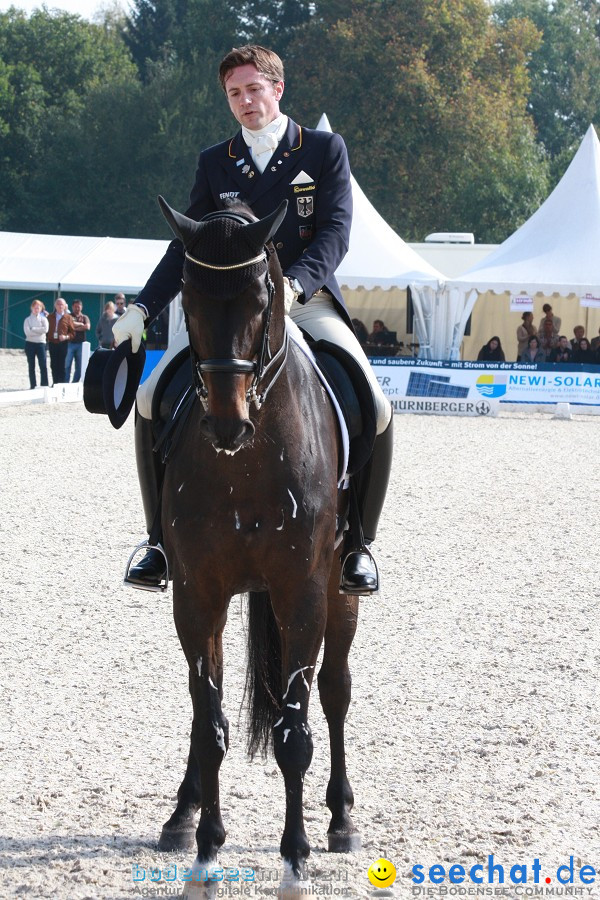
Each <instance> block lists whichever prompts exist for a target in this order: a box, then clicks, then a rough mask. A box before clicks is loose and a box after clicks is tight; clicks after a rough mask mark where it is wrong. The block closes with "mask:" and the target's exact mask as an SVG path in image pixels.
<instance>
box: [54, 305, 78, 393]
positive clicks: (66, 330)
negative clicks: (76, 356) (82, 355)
mask: <svg viewBox="0 0 600 900" xmlns="http://www.w3.org/2000/svg"><path fill="white" fill-rule="evenodd" d="M74 337H75V328H74V327H73V319H72V317H71V315H70V313H69V308H68V306H67V301H66V300H64V299H63V297H57V298H56V300H55V301H54V312H51V313H50V315H49V316H48V351H49V353H50V369H51V371H52V383H53V384H63V383H64V382H65V381H66V380H67V374H66V361H67V350H68V349H69V341H72V340H73V338H74Z"/></svg>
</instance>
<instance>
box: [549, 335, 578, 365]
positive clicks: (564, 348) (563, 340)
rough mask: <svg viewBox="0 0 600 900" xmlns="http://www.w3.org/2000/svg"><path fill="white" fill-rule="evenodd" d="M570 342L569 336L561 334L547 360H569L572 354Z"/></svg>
mask: <svg viewBox="0 0 600 900" xmlns="http://www.w3.org/2000/svg"><path fill="white" fill-rule="evenodd" d="M572 353H573V351H572V349H571V344H570V342H569V338H568V337H567V336H566V335H565V334H561V336H560V337H559V339H558V345H557V346H556V347H555V348H554V350H553V351H552V353H551V354H550V359H549V362H552V363H568V362H571V356H572Z"/></svg>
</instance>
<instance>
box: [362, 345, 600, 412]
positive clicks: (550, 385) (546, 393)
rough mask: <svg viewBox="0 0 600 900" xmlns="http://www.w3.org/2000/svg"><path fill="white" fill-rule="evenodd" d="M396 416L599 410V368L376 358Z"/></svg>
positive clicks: (374, 362)
mask: <svg viewBox="0 0 600 900" xmlns="http://www.w3.org/2000/svg"><path fill="white" fill-rule="evenodd" d="M371 364H372V366H373V370H374V372H375V375H376V376H377V380H378V382H379V384H380V385H381V389H382V391H383V393H384V394H385V396H386V397H387V398H388V400H389V401H390V403H391V404H392V407H393V409H394V411H395V412H409V413H432V414H435V415H459V416H489V415H495V414H496V412H497V410H498V404H499V403H523V404H526V403H536V404H543V403H551V404H556V403H572V404H574V405H581V406H600V366H588V365H585V366H584V365H574V364H573V365H558V364H557V365H552V364H548V363H547V364H543V365H525V364H522V363H489V362H486V363H483V362H468V361H466V362H458V361H456V362H454V361H449V362H448V361H438V360H419V359H410V358H405V357H404V358H403V357H398V356H395V357H391V358H382V357H379V358H374V359H372V360H371Z"/></svg>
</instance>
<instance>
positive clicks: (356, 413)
mask: <svg viewBox="0 0 600 900" xmlns="http://www.w3.org/2000/svg"><path fill="white" fill-rule="evenodd" d="M308 343H309V346H310V348H311V350H312V352H313V354H314V356H315V359H316V360H317V363H318V366H319V369H320V370H321V372H322V373H323V375H324V376H325V378H326V379H327V382H328V384H329V385H330V386H331V389H332V391H333V393H334V394H335V397H336V400H337V401H338V403H339V405H340V408H341V410H342V414H343V416H344V420H345V422H346V426H347V428H348V437H349V440H350V454H349V460H348V474H349V475H354V474H355V473H356V472H358V471H360V469H362V467H363V466H364V465H365V463H366V462H367V461H368V460H369V459H370V457H371V454H372V452H373V444H374V443H375V437H376V435H377V416H376V411H375V403H374V400H373V395H372V393H371V388H370V387H369V384H368V382H367V381H366V379H365V376H364V374H363V371H362V369H361V367H360V366H359V364H358V363H357V362H356V360H355V359H354V358H353V357H352V356H351V355H350V354H349V353H348V352H347V351H346V350H344V349H343V347H339V346H338V345H337V344H332V343H331V342H330V341H325V340H321V341H315V342H310V341H309V342H308Z"/></svg>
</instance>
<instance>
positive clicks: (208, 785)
mask: <svg viewBox="0 0 600 900" xmlns="http://www.w3.org/2000/svg"><path fill="white" fill-rule="evenodd" d="M221 634H222V630H221V631H219V632H217V633H216V634H215V636H214V637H213V638H211V639H209V640H208V642H207V644H206V646H205V647H203V648H202V647H201V648H200V650H199V652H198V651H197V650H196V651H195V652H194V659H195V665H194V667H193V668H191V670H190V679H191V681H192V683H193V690H192V701H193V704H194V721H193V723H192V742H191V749H192V752H193V754H194V757H195V760H196V762H197V765H198V770H199V773H200V784H201V786H202V806H201V813H200V823H199V825H198V829H197V831H196V844H197V846H198V857H197V860H196V865H197V866H200V867H202V866H205V865H206V866H207V868H208V867H210V865H211V864H212V863H214V862H215V861H216V858H217V852H218V850H219V848H220V847H221V846H222V844H223V843H224V841H225V828H224V826H223V820H222V818H221V807H220V802H219V769H220V767H221V763H222V762H223V759H224V757H225V754H226V753H227V749H228V747H229V722H228V721H227V719H226V718H225V715H224V713H223V709H222V707H221V691H222V675H223V669H222V645H221ZM186 655H187V653H186Z"/></svg>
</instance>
